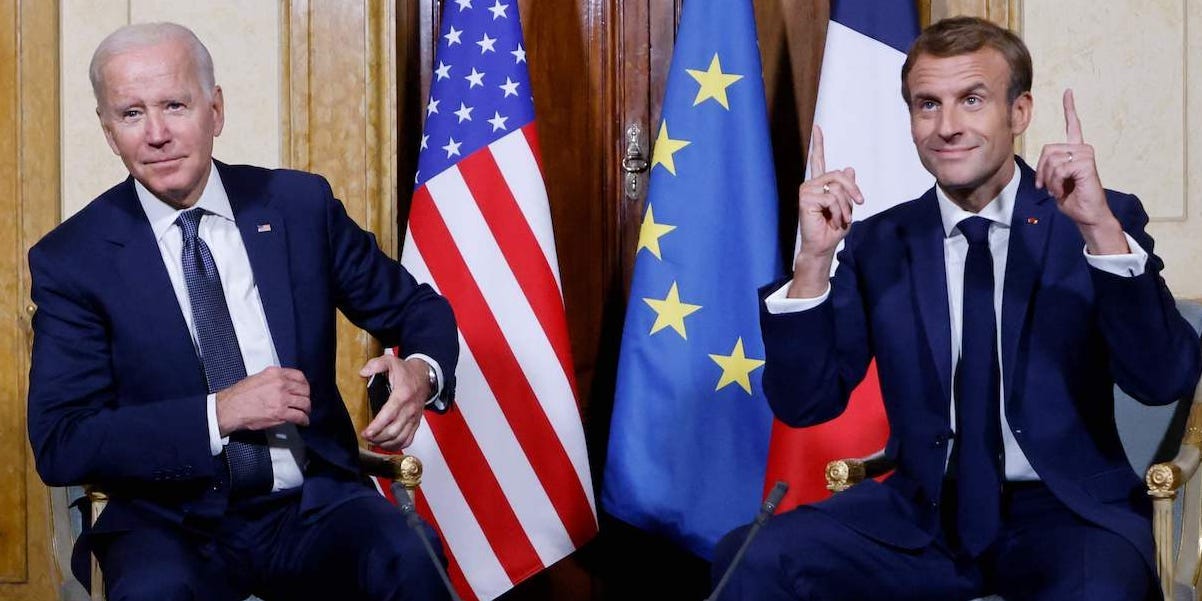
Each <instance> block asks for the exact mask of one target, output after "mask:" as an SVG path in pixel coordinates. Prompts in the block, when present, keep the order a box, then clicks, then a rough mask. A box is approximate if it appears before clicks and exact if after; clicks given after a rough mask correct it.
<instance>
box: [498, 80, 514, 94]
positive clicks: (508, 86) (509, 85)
mask: <svg viewBox="0 0 1202 601" xmlns="http://www.w3.org/2000/svg"><path fill="white" fill-rule="evenodd" d="M497 87H498V88H501V89H502V90H505V95H504V96H502V98H509V97H510V96H517V95H518V82H516V81H513V80H511V79H509V78H508V77H506V78H505V83H503V84H501V85H499V86H497Z"/></svg>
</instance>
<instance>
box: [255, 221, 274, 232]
mask: <svg viewBox="0 0 1202 601" xmlns="http://www.w3.org/2000/svg"><path fill="white" fill-rule="evenodd" d="M256 231H258V232H259V233H260V234H262V233H263V232H270V231H271V224H270V223H260V224H259V227H258V228H256Z"/></svg>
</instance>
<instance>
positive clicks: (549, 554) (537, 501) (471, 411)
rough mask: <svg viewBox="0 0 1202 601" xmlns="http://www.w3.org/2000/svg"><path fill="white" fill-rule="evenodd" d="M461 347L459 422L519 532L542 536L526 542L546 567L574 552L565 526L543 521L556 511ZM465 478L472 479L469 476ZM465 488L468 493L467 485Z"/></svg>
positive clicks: (476, 365)
mask: <svg viewBox="0 0 1202 601" xmlns="http://www.w3.org/2000/svg"><path fill="white" fill-rule="evenodd" d="M461 346H462V347H463V352H462V354H461V355H460V358H459V373H460V377H461V378H462V380H461V382H462V383H461V384H460V387H459V391H458V392H459V394H460V395H462V396H463V397H464V398H470V399H472V402H471V403H470V404H464V405H462V406H460V409H461V413H462V415H463V419H464V421H465V422H466V423H467V426H468V429H470V430H471V433H472V435H473V436H474V437H475V439H476V441H477V442H478V443H479V444H480V448H481V449H482V450H483V452H484V457H485V458H486V459H487V460H488V463H489V465H490V466H492V470H493V473H494V474H495V475H496V478H497V481H498V483H499V484H500V486H501V490H502V491H504V493H505V496H506V498H508V499H509V503H510V505H511V506H512V508H513V511H514V513H515V514H516V515H517V518H518V521H519V522H521V524H522V528H523V529H525V530H526V531H527V532H539V533H540V536H536V537H531V541H530V542H531V543H532V544H533V545H534V549H535V551H537V552H538V556H539V559H540V561H541V563H542V565H544V566H545V565H550V564H552V563H554V562H556V561H558V560H560V559H562V558H563V556H564V555H566V554H567V553H568V552H570V551H571V550H572V548H573V545H572V540H571V538H570V537H569V536H568V533H567V530H565V529H564V528H563V524H561V523H560V522H559V521H558V520H547V519H546V516H548V515H553V514H554V513H555V506H554V505H553V504H552V502H551V498H550V497H548V496H547V493H546V490H544V489H543V486H542V484H541V483H540V482H539V481H538V474H536V473H535V472H534V468H533V466H531V465H530V462H529V460H527V459H526V455H525V453H524V452H523V451H522V448H521V446H520V445H519V444H518V441H517V439H516V438H515V437H514V433H513V430H512V429H510V427H509V424H508V422H507V421H506V420H505V414H504V413H503V412H502V411H501V406H500V404H499V403H498V402H497V399H496V397H495V396H493V392H492V391H491V390H490V389H489V388H488V386H487V385H486V383H485V380H484V375H483V374H482V373H481V372H480V366H479V363H477V362H476V359H475V357H474V356H472V354H471V350H470V348H469V347H468V345H467V343H466V341H463V340H462V339H461ZM450 448H454V447H450ZM465 476H467V478H473V477H474V475H473V474H466V475H465ZM458 479H460V480H463V479H464V478H462V477H460V478H458ZM464 484H465V485H466V486H468V487H469V488H470V487H471V483H470V482H465V483H464Z"/></svg>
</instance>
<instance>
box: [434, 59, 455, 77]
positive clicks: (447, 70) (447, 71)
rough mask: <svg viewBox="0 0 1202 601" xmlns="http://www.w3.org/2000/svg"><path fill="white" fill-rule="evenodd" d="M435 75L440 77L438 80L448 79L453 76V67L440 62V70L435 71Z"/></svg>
mask: <svg viewBox="0 0 1202 601" xmlns="http://www.w3.org/2000/svg"><path fill="white" fill-rule="evenodd" d="M434 74H435V75H438V79H446V78H448V77H450V76H451V66H450V65H447V64H444V63H443V62H442V61H438V68H437V69H435V70H434Z"/></svg>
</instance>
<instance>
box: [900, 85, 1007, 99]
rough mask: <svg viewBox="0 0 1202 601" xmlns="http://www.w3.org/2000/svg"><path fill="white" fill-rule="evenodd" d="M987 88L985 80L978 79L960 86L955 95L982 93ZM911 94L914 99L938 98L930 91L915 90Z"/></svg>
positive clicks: (961, 96) (958, 96)
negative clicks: (965, 85)
mask: <svg viewBox="0 0 1202 601" xmlns="http://www.w3.org/2000/svg"><path fill="white" fill-rule="evenodd" d="M988 90H989V86H987V85H985V82H983V81H978V82H974V83H972V84H971V85H969V86H967V87H965V88H962V89H961V90H960V91H958V92H956V97H957V98H963V97H964V96H968V95H969V94H982V93H984V92H987V91H988ZM912 96H913V97H914V100H935V101H938V100H939V96H938V95H936V94H932V93H930V92H921V91H915V92H914V93H913V94H912Z"/></svg>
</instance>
